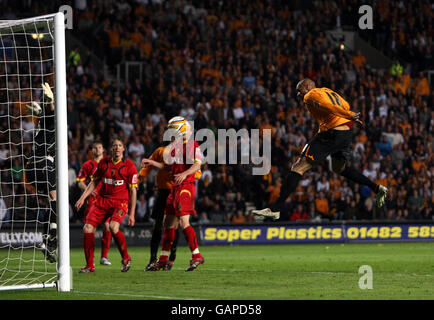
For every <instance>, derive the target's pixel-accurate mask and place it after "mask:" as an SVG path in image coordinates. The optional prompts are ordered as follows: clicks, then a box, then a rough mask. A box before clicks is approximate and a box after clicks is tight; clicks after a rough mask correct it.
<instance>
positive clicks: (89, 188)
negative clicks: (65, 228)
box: [75, 180, 99, 210]
mask: <svg viewBox="0 0 434 320" xmlns="http://www.w3.org/2000/svg"><path fill="white" fill-rule="evenodd" d="M98 181H99V180H92V181H91V182H90V183H89V184H88V185H87V187H86V190H84V192H83V194H82V195H81V197H80V199H78V200H77V202H76V203H75V207H76V208H77V210H80V208H81V207H82V206H83V204H84V201H85V200H86V199H87V197H88V196H89V195H91V194H92V193H93V191H94V190H95V189H96V186H97V182H98Z"/></svg>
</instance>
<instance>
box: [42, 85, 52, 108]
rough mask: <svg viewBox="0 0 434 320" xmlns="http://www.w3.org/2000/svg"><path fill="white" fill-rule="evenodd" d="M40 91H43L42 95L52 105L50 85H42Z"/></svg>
mask: <svg viewBox="0 0 434 320" xmlns="http://www.w3.org/2000/svg"><path fill="white" fill-rule="evenodd" d="M42 89H43V90H44V95H45V97H46V98H47V102H48V103H54V94H53V91H51V88H50V85H49V84H48V82H45V83H43V84H42Z"/></svg>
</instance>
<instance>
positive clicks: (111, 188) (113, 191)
mask: <svg viewBox="0 0 434 320" xmlns="http://www.w3.org/2000/svg"><path fill="white" fill-rule="evenodd" d="M124 151H125V146H124V144H123V142H122V141H121V140H119V139H114V140H113V142H112V144H111V156H108V157H105V158H103V159H102V160H101V161H100V162H99V163H98V167H97V169H96V171H95V173H94V174H93V176H92V181H91V182H90V183H89V184H88V186H87V188H86V190H85V191H84V192H83V194H82V195H81V197H80V199H78V201H77V203H76V204H75V206H76V208H77V209H78V210H79V209H80V208H81V207H82V206H83V204H84V201H85V200H86V198H87V197H88V196H90V195H91V194H92V193H93V191H94V190H95V188H96V187H97V185H98V183H99V181H102V185H101V188H100V190H99V197H98V199H97V202H96V204H95V205H94V206H93V207H92V209H91V210H90V211H89V213H88V214H87V216H86V221H85V225H84V227H83V242H84V254H85V257H86V266H85V267H83V268H81V269H80V273H86V272H94V271H95V264H94V251H95V230H96V227H97V226H98V225H100V224H101V223H104V222H106V221H110V231H111V233H112V235H113V239H114V240H115V242H116V245H117V247H118V249H119V252H120V254H121V256H122V269H121V271H122V272H127V271H128V270H129V269H130V266H131V257H130V255H129V254H128V251H127V244H126V241H125V236H124V234H123V233H122V231H121V230H120V229H119V227H120V225H121V222H122V220H123V219H124V217H125V215H126V214H127V213H128V202H130V208H129V215H128V225H129V226H134V223H135V217H134V215H135V211H136V201H137V169H136V166H135V165H134V163H133V162H132V161H131V160H130V159H128V158H127V159H125V160H123V153H124Z"/></svg>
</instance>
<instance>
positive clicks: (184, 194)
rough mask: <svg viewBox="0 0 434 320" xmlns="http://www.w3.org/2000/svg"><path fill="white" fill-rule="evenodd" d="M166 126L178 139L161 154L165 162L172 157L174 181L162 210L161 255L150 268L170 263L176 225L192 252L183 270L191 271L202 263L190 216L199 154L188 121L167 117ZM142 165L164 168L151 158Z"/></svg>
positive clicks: (200, 159) (200, 160) (192, 207)
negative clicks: (186, 266)
mask: <svg viewBox="0 0 434 320" xmlns="http://www.w3.org/2000/svg"><path fill="white" fill-rule="evenodd" d="M167 127H168V129H172V130H175V132H176V134H177V135H178V137H180V138H181V139H176V140H175V141H174V142H172V144H171V145H170V146H169V147H167V148H166V150H167V152H166V153H165V155H164V160H165V162H166V163H167V160H168V159H169V158H170V159H172V160H174V161H173V163H172V164H171V174H172V176H173V181H174V184H173V186H172V188H171V191H170V194H169V196H168V198H167V202H166V208H165V211H164V214H165V217H164V234H163V241H162V249H161V254H160V258H159V259H158V262H157V263H156V264H154V266H153V268H152V270H166V269H167V268H166V265H168V264H169V253H170V249H171V246H172V243H173V241H174V239H175V229H176V228H177V227H178V225H179V226H180V227H181V229H182V230H183V233H184V236H185V239H186V240H187V242H188V245H189V247H190V250H191V253H192V259H191V260H190V266H189V267H188V268H187V269H186V270H185V271H193V270H194V269H196V268H197V267H198V266H199V265H200V264H202V263H204V262H205V260H204V258H203V256H202V255H201V254H200V252H199V248H198V245H197V238H196V232H195V231H194V228H193V227H192V226H191V225H190V215H191V214H196V210H195V208H194V201H195V195H196V187H195V174H196V172H198V171H200V167H201V163H202V156H201V152H200V148H199V145H198V143H197V142H196V141H194V140H191V139H189V138H190V136H191V134H192V133H193V132H192V130H191V127H190V124H189V123H188V121H186V120H185V119H184V118H182V117H174V118H172V119H170V120H169V122H168V126H167ZM181 144H182V146H181ZM168 155H170V157H167V156H168ZM144 164H150V165H153V166H155V167H157V168H160V169H162V168H163V167H164V164H163V163H159V162H156V161H153V160H150V159H143V160H142V165H144Z"/></svg>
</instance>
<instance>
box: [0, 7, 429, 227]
mask: <svg viewBox="0 0 434 320" xmlns="http://www.w3.org/2000/svg"><path fill="white" fill-rule="evenodd" d="M306 2H307V3H308V4H309V5H311V7H310V8H311V9H310V10H306V11H303V12H301V11H298V10H294V8H293V7H292V6H295V5H300V3H298V2H297V1H295V2H294V3H295V4H291V5H288V4H286V2H282V3H281V1H273V2H266V1H247V0H241V1H232V2H228V3H226V2H220V1H216V2H213V1H210V2H206V3H202V2H200V1H199V2H198V4H197V3H196V1H153V2H151V1H146V0H143V1H104V2H103V1H85V0H82V1H75V2H74V3H71V5H73V7H74V24H75V25H76V26H77V29H76V30H74V31H73V33H74V35H76V36H78V37H79V38H80V39H81V40H82V41H83V43H86V44H88V45H89V48H90V49H91V50H97V51H95V52H97V55H98V56H99V57H101V58H104V59H105V61H106V62H107V63H108V65H109V66H110V67H113V66H115V65H116V64H117V63H119V62H121V61H140V62H143V63H144V71H143V75H144V78H143V81H140V80H139V79H136V80H135V81H132V82H126V83H125V85H124V86H122V87H121V88H120V90H119V91H118V90H117V87H116V86H115V84H114V83H113V82H110V81H107V79H106V78H104V76H103V72H102V70H98V69H97V68H95V66H94V64H93V63H92V60H91V59H90V57H89V54H88V52H78V51H77V49H74V51H73V52H70V53H71V54H69V55H68V69H67V70H68V71H67V85H68V126H69V157H70V158H69V164H70V180H69V181H70V190H71V195H70V199H71V203H74V202H75V200H76V199H77V197H79V195H80V191H79V190H78V188H77V186H76V182H75V178H76V175H77V174H78V171H79V169H80V167H81V165H82V164H83V163H84V162H85V161H86V160H87V159H88V158H89V157H90V156H91V152H90V146H91V143H92V141H94V140H101V141H103V142H104V145H105V146H106V147H107V146H108V144H109V140H110V139H111V138H113V137H115V136H116V137H119V138H120V139H122V140H123V141H124V143H125V145H126V146H127V147H126V149H127V150H126V156H127V157H129V158H130V159H131V160H133V162H134V163H135V164H136V166H137V168H138V169H140V159H141V158H143V157H147V156H149V155H150V154H151V153H152V152H153V151H154V150H155V149H156V148H157V147H158V146H159V145H160V144H161V143H162V134H163V132H164V130H165V125H166V123H167V120H168V119H170V118H171V117H172V116H175V115H182V116H184V117H186V118H187V119H189V120H193V121H194V124H195V129H201V128H209V129H211V130H213V131H216V130H217V129H218V128H225V129H228V128H235V129H241V128H246V129H254V128H259V129H260V130H261V132H263V131H262V130H263V129H271V131H272V158H271V165H272V167H271V171H270V173H269V174H267V175H264V176H254V175H251V169H252V166H253V165H241V164H237V165H227V164H226V165H217V164H215V165H214V164H213V165H207V164H205V165H204V166H203V168H202V172H203V174H202V177H201V179H200V180H199V181H198V193H197V201H196V209H197V212H198V215H197V217H196V218H195V219H196V221H197V222H198V223H210V222H232V223H242V222H249V221H253V216H252V215H251V214H250V212H249V210H248V208H247V207H246V203H253V205H254V206H255V207H257V208H263V207H266V206H267V204H269V203H272V202H273V201H274V200H276V199H277V198H278V195H279V192H280V184H281V181H282V177H283V176H284V175H286V174H287V173H288V172H289V168H290V166H291V164H292V163H293V162H294V161H295V160H296V157H297V156H298V155H299V153H300V151H301V149H302V148H303V146H304V145H305V144H306V142H307V141H308V140H309V139H310V138H311V137H312V136H313V135H314V134H315V133H316V131H317V124H316V123H315V122H314V121H313V119H312V118H311V117H310V115H309V114H308V112H307V110H306V108H305V107H304V106H303V105H302V103H301V102H299V101H297V100H296V94H295V85H296V83H297V82H298V81H299V80H300V79H302V78H305V77H309V78H311V79H313V80H314V81H315V82H316V85H317V87H329V88H331V89H333V90H335V91H337V92H338V93H339V94H341V95H342V96H343V97H345V98H346V99H347V100H348V102H349V103H350V105H351V106H352V110H353V111H359V112H361V113H362V117H363V119H362V120H363V122H364V123H365V127H360V126H358V125H354V127H353V132H354V142H353V159H352V161H351V163H349V164H348V165H352V166H354V167H356V168H358V169H359V170H360V171H362V172H363V173H364V174H365V175H367V176H368V177H370V178H372V179H373V180H375V181H376V182H377V183H381V184H383V185H385V186H387V187H388V188H389V190H390V191H389V198H388V200H387V202H386V205H385V207H384V208H382V209H381V210H378V209H377V208H376V206H375V195H374V193H373V192H371V190H370V189H368V188H365V187H360V186H359V185H354V184H352V183H351V182H348V181H347V180H345V178H343V177H341V176H339V175H337V174H334V173H332V171H331V170H330V164H329V163H328V162H325V163H323V164H322V165H319V166H318V167H316V168H314V169H313V170H312V171H310V172H309V173H307V174H306V175H305V176H304V177H303V180H302V181H301V182H300V184H299V186H298V188H297V191H296V193H295V194H294V195H293V196H291V197H290V198H289V199H288V201H287V210H286V211H285V212H282V213H281V219H280V220H281V221H289V220H292V221H294V220H318V219H329V220H338V219H345V220H364V219H366V220H373V219H375V220H379V219H387V220H410V219H429V220H431V219H433V202H434V193H433V191H432V190H433V182H434V162H433V160H434V159H433V152H432V151H433V147H434V140H433V135H432V131H433V126H434V111H433V110H432V109H433V108H432V107H433V105H434V95H433V93H432V90H431V89H430V87H429V85H428V80H427V77H426V75H425V74H424V73H423V72H422V71H423V70H424V68H426V67H427V66H430V65H433V64H432V62H433V60H432V55H431V50H432V48H431V47H432V24H431V21H432V13H431V14H430V15H428V17H427V18H426V19H425V20H426V21H425V20H423V22H422V24H423V25H425V24H426V25H427V26H429V27H427V28H425V29H423V30H425V31H424V32H423V33H422V34H421V35H420V37H419V38H417V39H419V40H418V42H417V43H416V44H415V48H418V50H419V49H420V48H421V49H420V50H422V51H421V53H418V57H417V59H415V60H411V59H402V60H399V59H400V55H399V54H397V55H394V56H393V58H395V59H398V60H397V61H398V62H399V63H400V65H402V68H401V69H399V70H398V71H396V70H395V69H394V68H392V69H390V70H389V69H386V70H373V69H371V68H370V67H369V65H368V64H367V63H366V59H365V57H363V55H361V54H360V52H357V53H354V54H350V53H348V52H346V51H342V50H340V49H339V48H338V47H334V46H331V45H330V43H329V42H328V41H327V40H326V37H325V33H324V30H327V29H331V28H335V27H336V24H337V21H336V19H335V13H336V11H337V10H338V11H339V4H340V3H342V2H343V1H335V2H331V4H330V2H328V1H318V2H312V3H310V2H309V1H306ZM346 2H349V3H354V4H357V3H358V2H357V1H346ZM378 2H379V3H380V4H383V3H388V1H378ZM247 3H248V4H249V5H247ZM401 3H403V5H404V7H405V6H406V5H407V3H408V1H400V2H399V4H400V5H401ZM380 4H379V6H380ZM417 4H418V5H420V6H425V5H426V3H425V2H424V1H418V2H417ZM304 5H306V4H304ZM342 8H344V6H343V5H342ZM389 11H390V10H389ZM394 12H395V11H393V10H392V11H391V12H389V14H390V15H391V16H392V17H394V16H395V13H394ZM345 14H346V13H345V10H344V12H342V15H343V17H346V16H345ZM402 14H406V15H409V14H410V13H409V11H406V10H401V9H398V16H399V18H400V20H399V21H401V19H404V21H406V20H405V18H406V16H405V15H404V18H403V17H402ZM386 16H387V15H386ZM345 19H347V18H345ZM345 19H343V21H341V22H339V23H342V24H344V23H345ZM418 23H420V21H418V22H417V23H413V24H409V25H408V26H406V28H412V27H413V28H419V27H418ZM398 25H399V23H398ZM384 26H386V24H384ZM387 26H390V28H392V27H396V21H395V20H393V19H392V20H391V22H390V23H389V24H387ZM406 30H407V31H408V30H410V29H405V30H404V29H403V30H401V28H400V27H398V29H397V31H396V33H397V34H396V36H398V37H401V33H400V32H401V31H402V32H403V33H404V34H406V33H405V32H407V31H406ZM385 32H386V33H388V32H389V31H388V30H387V29H386V31H385ZM412 32H413V31H411V30H410V31H408V36H406V37H404V38H405V41H410V42H411V40H410V38H409V37H410V36H411V35H412V34H413V33H412ZM393 34H395V33H393ZM367 37H371V36H369V35H368V36H367ZM422 38H423V39H424V40H423V41H422V40H420V39H422ZM372 41H374V42H373V43H374V44H376V45H378V46H379V47H380V48H381V47H382V45H383V44H384V43H386V42H385V41H384V39H382V38H381V39H380V40H378V39H377V38H375V39H373V40H372ZM375 41H377V42H375ZM90 43H93V44H94V45H93V46H91V45H90ZM387 43H389V42H387ZM388 45H389V44H386V46H388ZM402 45H403V46H404V44H402ZM97 48H99V50H98V49H97ZM383 49H384V50H383V51H385V52H386V53H389V51H388V49H387V48H383ZM400 52H401V51H400ZM77 54H78V55H77ZM239 147H240V145H238V148H239ZM0 148H1V150H0V162H1V159H2V157H5V155H3V153H5V152H6V153H7V152H8V150H5V149H6V148H5V146H4V145H3V144H2V145H1V147H0ZM83 151H85V152H83ZM86 151H87V152H86ZM239 152H241V151H240V150H239ZM2 166H3V167H5V164H2ZM15 169H16V168H13V170H15ZM13 170H12V171H13ZM11 174H16V171H13V172H11ZM154 177H155V173H154V174H153V175H150V176H149V177H148V179H147V180H146V181H143V182H142V183H141V184H140V185H139V192H138V194H139V198H138V207H137V210H136V216H137V217H136V221H138V222H146V221H149V215H150V210H152V206H153V203H154V201H155V195H156V191H155V188H154V187H155V184H154ZM80 219H81V213H80V212H75V209H73V208H72V206H71V221H73V222H80V221H81V220H80Z"/></svg>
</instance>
